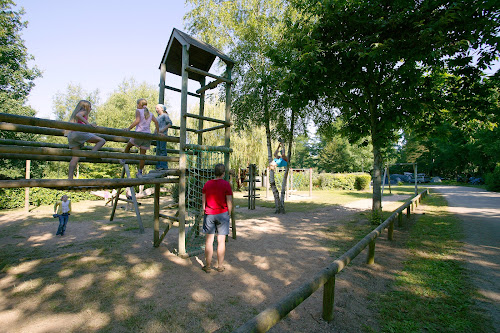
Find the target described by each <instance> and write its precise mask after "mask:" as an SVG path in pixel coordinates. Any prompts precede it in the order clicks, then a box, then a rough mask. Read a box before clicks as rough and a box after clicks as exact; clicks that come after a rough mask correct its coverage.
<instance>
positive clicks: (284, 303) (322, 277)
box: [235, 190, 428, 333]
mask: <svg viewBox="0 0 500 333" xmlns="http://www.w3.org/2000/svg"><path fill="white" fill-rule="evenodd" d="M427 194H428V190H425V191H423V192H421V193H420V194H418V195H416V196H415V197H413V198H412V199H410V200H408V201H407V202H406V203H404V204H403V205H402V206H401V207H399V208H398V209H396V210H395V211H394V212H393V213H392V215H391V216H389V217H388V218H387V219H386V220H385V221H384V222H382V224H380V225H379V226H378V227H377V228H375V229H374V230H373V231H372V232H370V233H369V234H368V235H366V236H365V237H364V238H363V239H362V240H360V241H359V242H358V243H357V244H356V245H354V246H353V247H352V248H351V249H350V250H348V251H347V252H345V253H344V254H343V255H342V256H340V257H339V258H338V259H337V260H335V261H334V262H333V263H331V264H330V265H329V266H327V267H326V268H324V269H323V270H321V271H320V272H318V273H317V274H316V275H315V276H314V277H313V278H312V279H311V280H309V281H308V282H305V283H304V284H302V285H301V286H299V287H298V288H297V289H295V290H294V291H292V292H291V293H289V294H288V295H286V296H285V297H283V298H282V299H281V300H279V301H278V302H277V303H276V304H274V305H273V306H271V307H269V308H267V309H265V310H264V311H262V312H261V313H259V314H258V315H257V316H255V317H254V318H252V319H250V320H249V321H247V322H246V323H245V324H244V325H243V326H240V327H239V328H238V329H237V330H236V331H235V332H237V333H243V332H267V331H268V330H269V329H270V328H271V327H273V326H274V325H276V324H277V323H278V322H279V321H280V320H281V319H283V318H284V317H285V316H286V315H287V314H288V313H289V312H290V311H292V310H293V309H295V308H296V307H297V306H298V305H299V304H300V303H302V302H303V301H305V300H306V299H307V298H308V297H309V296H311V295H312V294H313V293H314V292H315V291H316V290H318V289H319V288H320V287H321V286H323V285H324V286H325V287H324V291H323V315H322V316H323V319H325V320H328V321H331V320H333V305H334V296H335V276H336V275H337V274H338V273H339V272H340V271H342V269H344V267H346V266H347V265H348V264H349V263H350V262H351V261H352V260H353V259H354V258H356V256H357V255H358V254H360V253H361V252H362V251H363V250H364V249H365V248H366V247H367V246H368V256H367V259H366V262H367V264H373V263H374V262H375V240H376V239H377V237H378V236H380V234H381V233H382V231H383V230H384V229H385V228H387V229H388V238H389V240H392V238H393V230H394V221H395V220H396V219H397V220H398V226H400V225H401V224H402V218H403V211H404V210H405V209H406V214H407V216H408V217H409V216H410V212H411V210H413V209H414V208H415V207H417V206H418V203H419V202H420V201H421V199H422V198H423V197H425V195H427Z"/></svg>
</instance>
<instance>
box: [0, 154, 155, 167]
mask: <svg viewBox="0 0 500 333" xmlns="http://www.w3.org/2000/svg"><path fill="white" fill-rule="evenodd" d="M0 158H3V159H10V160H36V161H59V162H69V161H71V158H72V157H71V156H54V155H34V154H0ZM78 163H108V164H120V160H118V159H116V158H86V157H80V160H79V161H78ZM144 163H145V164H147V165H156V162H155V161H145V162H144ZM127 164H139V161H135V160H128V161H127Z"/></svg>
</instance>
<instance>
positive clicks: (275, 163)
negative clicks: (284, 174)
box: [269, 140, 288, 170]
mask: <svg viewBox="0 0 500 333" xmlns="http://www.w3.org/2000/svg"><path fill="white" fill-rule="evenodd" d="M279 142H280V143H279V145H278V148H276V151H275V152H274V159H273V160H272V161H271V163H269V167H270V168H271V169H272V170H275V169H276V168H282V167H286V166H287V165H288V157H287V156H286V154H285V144H284V143H283V141H282V140H279ZM280 149H281V155H280V154H279V153H280Z"/></svg>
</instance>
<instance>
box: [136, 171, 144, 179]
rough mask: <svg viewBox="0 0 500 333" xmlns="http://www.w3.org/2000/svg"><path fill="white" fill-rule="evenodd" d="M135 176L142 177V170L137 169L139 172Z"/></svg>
mask: <svg viewBox="0 0 500 333" xmlns="http://www.w3.org/2000/svg"><path fill="white" fill-rule="evenodd" d="M135 176H136V178H142V171H141V170H139V171H137V174H136V175H135Z"/></svg>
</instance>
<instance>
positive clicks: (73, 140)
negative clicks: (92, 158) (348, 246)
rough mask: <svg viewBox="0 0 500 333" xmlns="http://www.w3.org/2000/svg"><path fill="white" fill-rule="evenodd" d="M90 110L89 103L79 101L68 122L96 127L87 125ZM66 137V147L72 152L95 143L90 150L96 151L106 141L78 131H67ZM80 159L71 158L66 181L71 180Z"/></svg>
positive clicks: (76, 157)
mask: <svg viewBox="0 0 500 333" xmlns="http://www.w3.org/2000/svg"><path fill="white" fill-rule="evenodd" d="M91 109H92V106H91V104H90V102H89V101H85V100H81V101H79V102H78V104H77V105H76V108H75V110H74V111H73V114H72V115H71V117H70V118H69V121H70V122H72V123H78V124H85V125H89V126H92V127H97V125H96V124H94V123H92V124H91V123H89V122H88V118H89V113H90V110H91ZM66 136H67V137H68V145H69V148H71V149H73V150H78V149H82V148H83V144H84V143H85V142H92V143H95V146H94V147H93V148H92V151H98V150H99V149H101V147H102V146H104V144H105V143H106V140H104V139H103V138H101V137H100V136H97V135H95V134H92V133H87V132H79V131H68V132H67V134H66ZM79 160H80V157H78V156H73V157H72V158H71V161H70V162H69V170H68V179H73V174H74V172H75V168H76V165H77V164H78V161H79Z"/></svg>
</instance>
